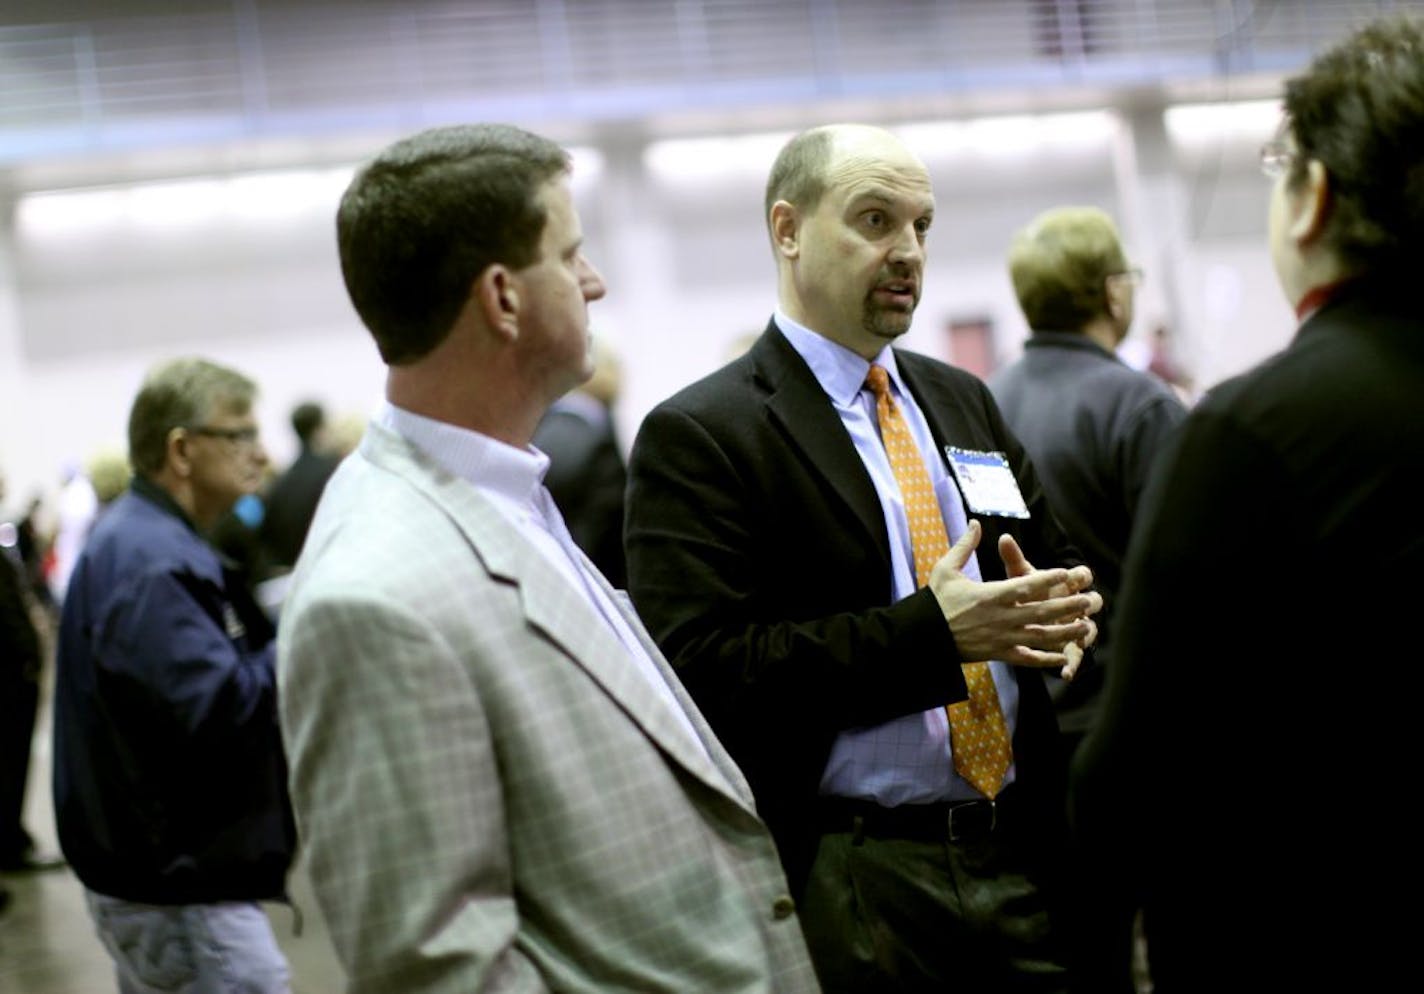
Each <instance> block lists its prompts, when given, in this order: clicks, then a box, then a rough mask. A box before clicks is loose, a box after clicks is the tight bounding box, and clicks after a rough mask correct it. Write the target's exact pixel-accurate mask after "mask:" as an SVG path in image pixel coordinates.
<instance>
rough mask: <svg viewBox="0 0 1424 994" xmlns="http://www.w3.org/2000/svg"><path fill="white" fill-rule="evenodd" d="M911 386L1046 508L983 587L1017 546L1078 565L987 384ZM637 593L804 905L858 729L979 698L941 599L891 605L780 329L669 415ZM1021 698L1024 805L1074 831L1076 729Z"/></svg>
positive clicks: (932, 414) (881, 562)
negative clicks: (820, 796)
mask: <svg viewBox="0 0 1424 994" xmlns="http://www.w3.org/2000/svg"><path fill="white" fill-rule="evenodd" d="M896 362H897V364H898V365H899V369H900V372H901V374H902V376H903V377H904V380H905V382H906V383H907V384H908V386H909V388H910V390H911V392H912V393H913V394H914V395H915V398H916V400H917V401H918V402H919V404H920V406H921V408H922V409H923V410H924V412H925V416H926V418H927V419H928V421H929V424H930V428H931V430H932V431H933V433H934V435H935V439H936V442H937V443H939V444H940V445H941V446H943V445H946V444H952V445H957V446H963V447H967V448H974V449H995V450H1001V451H1003V452H1005V453H1007V455H1008V458H1009V460H1010V462H1011V464H1012V465H1013V466H1014V467H1015V471H1016V474H1017V476H1018V480H1019V486H1020V488H1021V489H1022V491H1023V495H1024V499H1025V500H1026V501H1027V503H1028V505H1029V508H1030V510H1031V512H1032V515H1033V517H1032V519H1031V520H1030V521H1027V522H1019V521H1010V520H1008V519H1000V518H984V519H981V520H982V523H983V525H984V538H983V540H982V542H981V544H980V547H979V548H980V556H979V563H980V566H981V568H982V570H983V574H984V578H985V579H986V580H990V579H1001V578H1002V577H1003V565H1002V563H1001V562H1000V561H999V557H998V554H997V551H996V548H997V547H996V543H997V541H998V537H999V535H1000V534H1001V533H1003V532H1005V531H1008V532H1010V533H1012V534H1013V535H1015V537H1016V538H1017V539H1018V540H1019V542H1020V544H1021V545H1022V546H1023V548H1024V551H1025V553H1026V554H1027V555H1028V557H1029V559H1030V561H1032V562H1034V563H1035V564H1036V565H1049V564H1057V563H1061V562H1063V561H1064V560H1065V558H1067V557H1068V556H1069V553H1068V552H1067V551H1066V549H1065V548H1064V545H1063V540H1062V536H1061V533H1060V532H1059V531H1058V529H1057V526H1056V525H1054V524H1053V522H1052V519H1051V517H1050V516H1049V514H1048V511H1047V509H1046V508H1045V506H1044V502H1043V495H1042V491H1041V489H1040V487H1039V485H1038V481H1037V480H1036V479H1035V478H1034V475H1033V471H1032V469H1031V468H1030V467H1029V465H1028V462H1027V460H1026V458H1025V457H1024V454H1023V450H1022V449H1021V448H1020V447H1019V444H1018V443H1017V442H1016V441H1015V440H1014V439H1013V437H1012V436H1011V435H1010V434H1009V432H1008V430H1007V429H1006V428H1005V427H1004V424H1003V421H1002V420H1001V418H1000V417H999V413H998V410H997V408H996V407H995V406H994V402H993V400H992V398H991V397H990V395H989V392H988V390H987V389H986V388H985V387H984V385H983V384H982V383H981V382H980V381H979V380H977V379H975V378H974V377H973V376H971V375H969V374H968V373H965V372H962V371H960V370H956V369H953V368H951V367H949V366H946V365H944V364H943V363H939V362H935V361H933V360H931V359H927V358H925V357H923V356H918V355H914V354H911V353H905V352H897V353H896ZM626 537H627V545H628V567H629V592H630V593H631V594H632V596H633V599H634V602H635V603H636V604H637V607H638V611H639V613H640V614H641V616H642V617H643V619H644V620H645V622H646V623H647V625H648V627H649V629H650V630H651V631H652V633H653V636H654V637H655V638H656V639H657V641H658V643H659V644H660V645H661V646H662V648H663V650H664V652H665V654H666V655H667V656H668V658H669V659H670V660H672V661H673V664H674V665H675V666H677V667H678V670H679V675H680V676H681V677H682V679H683V681H684V682H685V683H686V685H687V687H688V689H689V690H690V691H691V692H692V695H693V697H694V698H695V699H696V700H697V703H698V705H699V706H700V707H701V708H702V710H703V713H704V714H706V716H707V717H708V719H709V720H710V721H711V723H712V726H713V727H714V728H715V729H716V730H717V734H718V736H719V737H720V738H721V739H722V741H723V742H724V743H725V744H726V745H727V748H728V749H729V750H730V751H731V752H732V754H733V756H735V757H736V759H737V762H738V763H739V764H740V765H741V767H742V769H743V770H744V771H745V772H746V774H747V777H748V779H749V780H750V782H751V784H752V787H753V790H754V791H755V793H756V796H757V803H758V807H759V809H760V811H761V813H762V815H763V817H764V818H765V819H766V821H767V823H768V824H769V825H770V826H771V829H772V832H773V834H774V835H775V836H776V839H777V843H778V845H779V847H780V849H781V855H782V859H783V862H784V863H785V864H786V868H787V873H788V876H789V877H790V879H791V882H792V886H793V888H795V889H797V890H798V891H799V889H800V887H801V885H802V884H803V883H804V880H805V875H806V872H807V870H808V868H809V865H810V861H811V858H812V856H813V855H814V847H815V843H816V838H817V836H818V831H817V823H816V818H817V803H816V801H817V792H818V785H819V781H820V778H821V775H822V773H823V771H824V768H825V764H826V760H827V757H828V756H829V753H830V749H831V745H832V743H833V741H834V740H835V738H836V736H837V734H838V733H840V732H841V731H842V730H844V729H848V728H854V727H858V726H865V725H873V724H878V723H881V722H884V721H887V720H889V719H891V718H895V717H898V716H901V715H905V714H910V713H913V712H916V711H923V710H927V709H930V708H934V707H937V706H940V705H943V704H945V703H948V702H950V701H954V700H960V699H963V698H964V697H965V693H966V692H965V688H964V678H963V672H962V670H961V669H960V667H959V665H958V664H959V663H960V662H962V661H964V660H961V658H960V655H959V653H958V651H957V650H956V648H955V644H954V639H953V637H952V636H951V635H950V632H949V628H948V626H947V625H946V624H945V621H944V617H943V615H942V614H941V612H940V610H939V607H938V605H937V604H936V602H935V599H934V596H933V595H932V594H931V593H930V592H929V591H928V590H921V591H919V592H918V593H916V594H914V595H912V596H910V597H907V598H905V599H903V600H901V601H899V602H897V603H891V587H890V551H889V538H888V536H887V535H886V533H885V524H884V516H883V513H882V511H881V507H880V502H879V500H878V498H877V496H876V493H875V489H874V485H873V484H872V483H871V481H870V477H869V475H868V474H867V473H866V471H865V467H864V465H863V464H862V463H861V460H860V456H859V455H858V454H857V453H856V451H855V446H854V445H853V443H852V442H851V440H850V437H849V436H848V435H847V433H846V431H845V428H844V426H843V425H842V424H841V422H840V419H839V417H838V416H837V414H836V412H835V410H834V409H833V408H832V406H831V404H830V401H829V400H828V399H827V397H826V395H825V393H824V391H823V390H822V389H821V387H820V384H819V383H818V382H817V381H816V379H815V377H814V375H813V374H812V373H811V370H810V369H809V368H808V367H807V365H806V363H805V362H804V361H803V360H802V359H801V357H800V356H799V355H798V354H797V353H796V352H795V350H794V349H793V348H792V347H791V345H790V343H789V342H787V341H786V339H785V338H784V337H783V336H782V334H781V333H780V332H779V331H778V330H776V328H775V326H774V325H772V326H770V327H768V329H767V331H766V333H765V334H763V335H762V336H761V337H760V338H759V339H758V340H757V342H756V343H755V344H754V345H753V346H752V348H751V350H750V351H749V352H748V353H747V354H746V355H744V356H742V357H741V358H739V359H737V360H736V361H734V362H732V363H731V364H730V365H728V366H726V367H724V368H723V369H721V370H719V371H718V372H716V373H714V374H712V375H711V376H709V377H707V378H706V379H703V380H702V381H700V382H698V383H695V384H693V385H692V386H690V387H688V388H687V389H685V390H683V391H682V392H680V393H678V394H677V395H676V396H674V397H672V398H671V399H669V400H667V401H665V402H664V403H662V404H661V405H659V406H658V407H657V408H656V409H655V410H653V411H652V413H650V414H649V415H648V417H647V419H646V420H645V421H644V422H643V425H642V428H641V429H640V431H639V434H638V438H637V440H636V442H635V443H634V446H633V453H632V458H631V460H630V467H629V491H628V519H627V529H626ZM1015 672H1016V673H1017V674H1018V677H1019V683H1020V686H1021V689H1022V693H1021V697H1020V715H1019V725H1018V732H1017V737H1016V739H1015V756H1016V761H1017V763H1018V775H1019V782H1020V789H1021V790H1022V791H1023V792H1024V793H1025V794H1027V795H1028V796H1029V797H1030V798H1033V799H1036V800H1038V801H1039V802H1040V803H1041V804H1042V806H1043V812H1044V814H1043V819H1042V826H1043V827H1044V828H1045V829H1046V830H1047V829H1049V828H1050V826H1055V825H1058V824H1059V822H1060V809H1061V800H1062V799H1061V789H1062V784H1061V772H1062V771H1061V769H1060V767H1059V765H1058V756H1057V754H1056V745H1057V743H1056V739H1057V729H1056V726H1055V725H1054V722H1053V717H1052V714H1051V710H1050V706H1049V701H1048V696H1047V693H1046V692H1045V690H1044V686H1043V681H1042V680H1041V679H1040V678H1039V677H1038V675H1037V674H1036V673H1026V672H1025V671H1023V670H1016V671H1015Z"/></svg>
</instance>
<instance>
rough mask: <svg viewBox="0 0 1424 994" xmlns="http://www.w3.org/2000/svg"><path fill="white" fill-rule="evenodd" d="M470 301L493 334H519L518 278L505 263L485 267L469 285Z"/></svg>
mask: <svg viewBox="0 0 1424 994" xmlns="http://www.w3.org/2000/svg"><path fill="white" fill-rule="evenodd" d="M470 296H471V298H472V300H471V302H472V303H473V304H474V305H475V306H476V307H477V308H478V309H479V313H480V316H481V317H483V318H484V320H485V323H486V324H487V325H489V327H490V328H491V329H493V330H494V332H495V334H497V335H499V336H500V337H501V338H507V339H508V340H510V341H513V340H514V339H516V338H518V337H519V280H518V278H516V277H515V275H514V273H513V271H511V270H510V269H509V267H507V266H502V265H500V264H499V263H495V264H494V265H491V266H486V267H485V269H484V271H483V272H481V273H480V275H478V276H476V277H475V282H474V283H473V284H471V285H470Z"/></svg>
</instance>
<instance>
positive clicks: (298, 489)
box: [259, 401, 338, 572]
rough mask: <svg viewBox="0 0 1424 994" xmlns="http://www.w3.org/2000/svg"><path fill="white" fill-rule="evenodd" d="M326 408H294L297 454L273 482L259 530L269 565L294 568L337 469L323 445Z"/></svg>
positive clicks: (272, 567)
mask: <svg viewBox="0 0 1424 994" xmlns="http://www.w3.org/2000/svg"><path fill="white" fill-rule="evenodd" d="M325 425H326V412H325V411H323V410H322V407H321V405H320V404H316V403H312V402H310V401H308V402H306V403H302V404H298V405H297V406H296V407H295V408H293V410H292V431H294V432H296V434H297V443H298V445H299V446H300V451H298V453H297V458H296V459H294V460H292V464H291V465H290V466H288V467H287V469H286V471H285V472H283V473H282V475H281V476H279V477H277V479H276V481H275V482H274V483H273V484H272V489H271V490H270V491H268V493H267V499H266V501H265V504H266V507H265V509H264V512H263V517H262V524H261V526H260V530H259V536H260V538H261V547H262V550H263V553H264V558H265V559H266V563H265V564H264V565H265V566H266V567H267V568H270V569H273V570H276V571H278V572H284V571H286V570H290V569H291V568H292V564H293V563H295V562H296V561H297V555H298V554H299V553H300V552H301V551H302V543H303V542H305V541H306V538H307V529H308V528H310V527H311V520H312V515H314V514H315V513H316V505H317V502H318V501H319V500H321V493H322V491H323V490H324V489H326V481H327V480H329V479H330V478H331V474H332V473H333V472H335V470H336V464H337V461H338V460H337V459H336V457H335V456H333V455H331V454H330V453H328V452H326V451H324V449H323V447H322V445H321V433H322V429H323V428H324V427H325Z"/></svg>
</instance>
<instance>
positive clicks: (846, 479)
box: [750, 321, 890, 571]
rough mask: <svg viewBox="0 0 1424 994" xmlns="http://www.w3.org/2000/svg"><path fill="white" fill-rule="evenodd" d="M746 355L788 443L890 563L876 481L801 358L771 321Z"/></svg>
mask: <svg viewBox="0 0 1424 994" xmlns="http://www.w3.org/2000/svg"><path fill="white" fill-rule="evenodd" d="M750 357H751V359H752V362H753V364H754V367H755V369H756V372H757V376H758V377H759V378H760V379H761V381H762V384H763V386H764V388H765V389H766V390H767V391H768V394H769V396H768V397H767V401H766V406H767V411H768V413H769V416H770V417H771V418H772V420H773V421H775V422H776V423H777V424H778V425H779V426H780V427H781V430H782V431H783V432H784V433H785V435H786V437H787V438H788V439H790V441H791V443H792V444H793V445H794V446H796V447H797V448H799V449H800V450H801V451H802V452H803V453H805V455H806V459H807V461H808V462H809V464H810V465H811V466H812V467H813V468H814V469H815V471H816V472H817V473H819V474H820V476H821V477H822V479H823V480H824V481H825V483H826V489H827V491H829V492H830V493H833V494H835V495H836V496H837V497H838V498H839V499H840V500H841V501H842V502H843V503H845V505H846V506H847V507H848V508H850V510H851V512H852V513H853V514H854V515H855V518H856V520H857V521H859V522H860V524H861V527H862V528H863V529H864V530H865V535H866V537H867V538H868V539H870V541H871V542H873V543H874V545H875V547H876V548H877V549H879V550H880V554H881V555H882V556H883V557H884V558H885V563H886V570H887V571H888V570H889V563H890V539H889V536H888V535H886V533H885V514H884V511H883V510H882V509H881V507H880V498H879V497H878V496H877V495H876V493H875V484H874V483H872V482H871V481H870V474H869V473H867V472H866V471H865V464H864V463H863V462H862V461H861V458H860V454H859V453H858V452H856V451H855V444H854V443H853V442H851V440H850V436H849V435H848V434H847V433H846V430H845V425H843V424H841V419H840V416H839V415H838V414H836V410H835V408H834V407H833V406H832V405H831V400H830V398H829V397H827V396H826V392H825V390H823V389H822V388H821V384H820V383H819V382H818V381H817V380H816V376H815V374H814V373H812V372H811V369H810V367H809V366H807V365H806V362H805V360H804V359H802V358H801V356H800V355H798V354H797V353H796V350H795V349H794V348H792V347H791V343H790V342H788V341H787V340H786V338H785V336H784V335H782V334H781V332H780V331H779V330H777V328H776V322H775V321H772V322H771V324H769V325H768V326H767V330H766V332H765V333H763V334H762V336H761V337H760V338H758V339H757V340H756V343H755V344H754V345H753V346H752V349H751V353H750Z"/></svg>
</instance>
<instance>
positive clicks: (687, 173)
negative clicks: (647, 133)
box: [643, 131, 793, 182]
mask: <svg viewBox="0 0 1424 994" xmlns="http://www.w3.org/2000/svg"><path fill="white" fill-rule="evenodd" d="M792 134H793V132H790V131H777V132H766V133H761V134H752V135H733V136H726V137H721V138H670V139H666V140H664V141H658V142H653V143H652V144H651V145H649V146H648V147H647V148H646V149H644V150H643V166H644V168H645V169H647V170H648V172H649V173H650V174H652V176H653V177H654V178H656V179H660V180H664V181H681V182H688V181H705V180H709V179H715V178H719V177H728V176H732V175H739V176H745V175H752V176H757V177H762V178H764V177H765V176H766V174H767V173H768V172H770V171H771V164H772V162H774V161H775V160H776V155H777V153H778V152H780V151H781V147H782V146H783V145H785V144H786V142H787V140H788V139H790V138H791V136H792Z"/></svg>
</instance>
